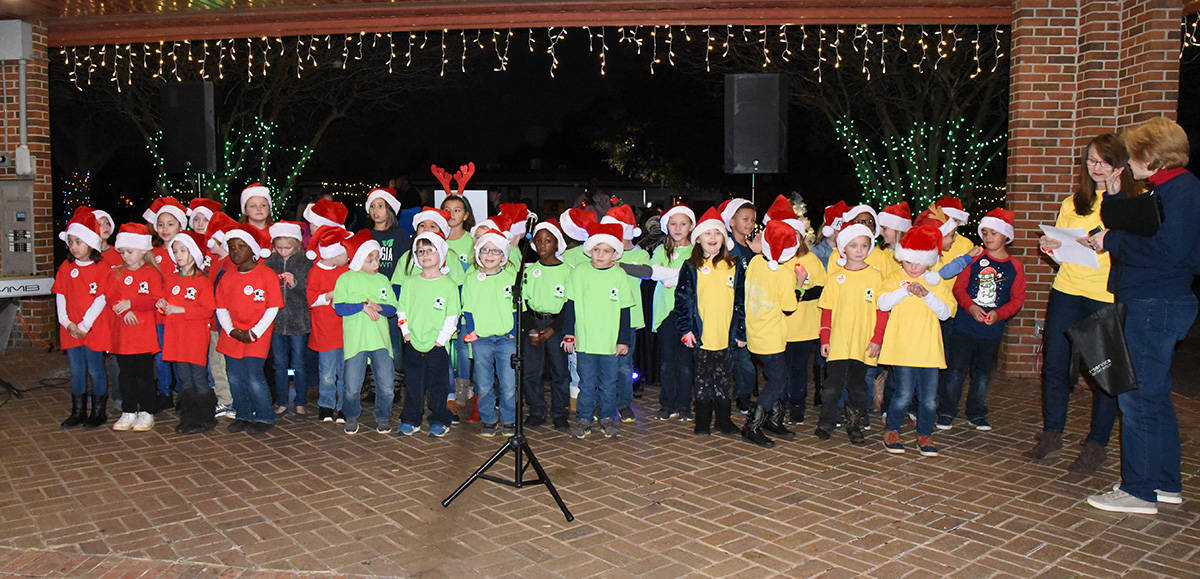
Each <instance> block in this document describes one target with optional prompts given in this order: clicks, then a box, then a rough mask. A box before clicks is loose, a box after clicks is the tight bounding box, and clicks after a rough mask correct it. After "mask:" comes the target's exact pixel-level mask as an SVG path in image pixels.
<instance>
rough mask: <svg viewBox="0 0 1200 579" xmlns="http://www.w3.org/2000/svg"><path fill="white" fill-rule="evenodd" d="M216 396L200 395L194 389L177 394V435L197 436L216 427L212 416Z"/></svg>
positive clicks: (214, 418) (209, 394)
mask: <svg viewBox="0 0 1200 579" xmlns="http://www.w3.org/2000/svg"><path fill="white" fill-rule="evenodd" d="M215 398H216V396H215V395H213V394H211V392H210V393H201V392H200V391H199V390H197V389H195V388H189V389H187V390H184V391H183V392H180V393H179V426H177V427H175V432H177V433H179V434H199V433H201V432H205V431H207V430H211V429H212V428H213V427H214V426H216V417H215V416H214V415H213V407H214V406H215V403H216V400H215Z"/></svg>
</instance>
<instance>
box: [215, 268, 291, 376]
mask: <svg viewBox="0 0 1200 579" xmlns="http://www.w3.org/2000/svg"><path fill="white" fill-rule="evenodd" d="M216 298H217V308H219V309H226V310H229V317H230V318H231V319H232V320H233V329H235V330H249V329H251V328H253V327H254V325H255V324H257V323H258V321H259V320H261V319H262V317H263V313H265V312H266V311H267V308H282V307H283V293H282V292H280V291H279V276H278V275H276V274H275V272H274V271H271V268H269V267H267V266H265V265H263V264H262V263H261V262H260V263H257V264H255V266H254V269H252V270H250V271H248V272H245V273H242V272H240V271H238V270H237V268H236V267H230V268H229V270H228V271H226V272H225V275H224V276H223V277H222V278H221V282H220V283H218V284H217V291H216ZM274 327H275V324H271V325H270V326H268V327H267V330H266V331H265V332H263V335H261V336H259V337H258V339H257V340H254V341H253V342H251V343H249V344H245V343H242V342H239V341H237V340H235V339H233V338H232V337H231V336H230V335H229V334H227V333H225V331H224V330H221V332H220V333H219V337H218V338H217V351H218V352H220V353H222V354H225V355H226V356H233V357H234V358H266V357H267V352H268V351H270V349H271V331H272V330H273V329H274Z"/></svg>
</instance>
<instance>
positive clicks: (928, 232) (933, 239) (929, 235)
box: [896, 224, 942, 267]
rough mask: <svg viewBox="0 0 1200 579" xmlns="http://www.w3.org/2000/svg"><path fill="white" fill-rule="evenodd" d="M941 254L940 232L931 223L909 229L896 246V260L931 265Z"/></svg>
mask: <svg viewBox="0 0 1200 579" xmlns="http://www.w3.org/2000/svg"><path fill="white" fill-rule="evenodd" d="M941 254H942V232H941V230H939V229H938V228H937V227H934V226H933V225H932V224H927V225H917V226H916V227H913V228H912V229H909V230H908V232H907V233H905V234H904V237H903V238H901V239H900V247H897V248H896V261H907V262H908V263H915V264H919V265H923V266H925V267H933V265H934V264H936V263H937V261H938V256H939V255H941Z"/></svg>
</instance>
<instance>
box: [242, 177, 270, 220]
mask: <svg viewBox="0 0 1200 579" xmlns="http://www.w3.org/2000/svg"><path fill="white" fill-rule="evenodd" d="M254 197H262V198H263V199H266V200H267V209H270V208H271V190H270V189H267V187H266V186H265V185H263V184H262V183H251V184H249V185H247V186H246V188H245V189H242V200H241V201H242V204H241V209H242V213H243V214H245V213H246V202H247V201H250V200H251V199H253V198H254Z"/></svg>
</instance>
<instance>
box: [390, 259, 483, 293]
mask: <svg viewBox="0 0 1200 579" xmlns="http://www.w3.org/2000/svg"><path fill="white" fill-rule="evenodd" d="M459 263H460V261H459V259H458V254H456V253H455V252H454V250H453V249H451V250H448V251H447V252H446V269H448V270H450V272H449V273H447V274H446V275H447V276H449V277H450V279H451V280H452V281H453V282H454V284H455V285H460V286H461V285H462V284H463V281H465V280H466V278H467V273H466V271H465V270H463V268H462V267H460V266H459V265H458V264H459ZM405 264H408V267H405ZM420 276H421V266H419V265H417V257H416V256H415V255H413V254H412V251H411V250H410V251H406V252H404V255H402V256H400V260H399V261H397V262H396V271H394V272H392V285H398V286H400V288H401V290H402V291H401V292H400V293H402V294H403V293H404V292H403V289H404V284H405V282H406V281H408V278H410V277H420Z"/></svg>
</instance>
